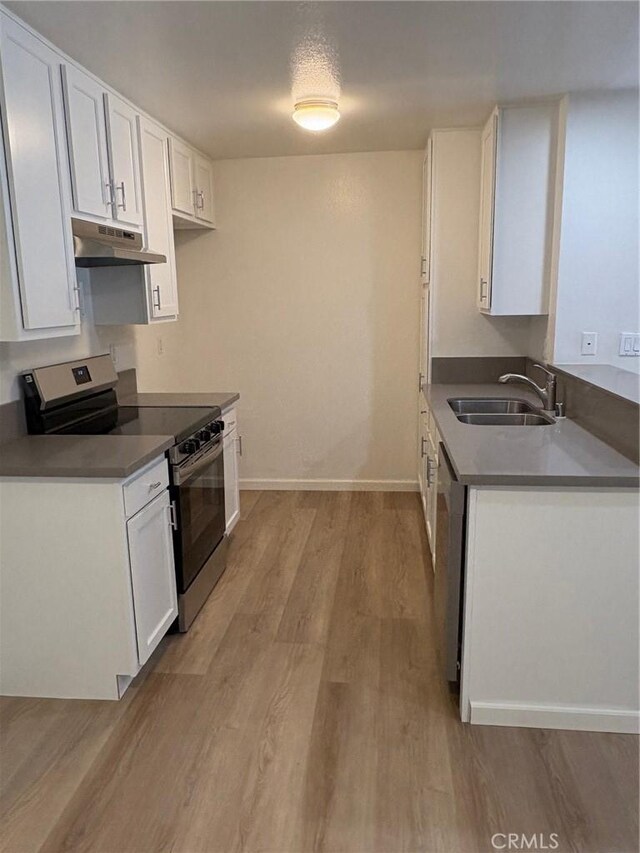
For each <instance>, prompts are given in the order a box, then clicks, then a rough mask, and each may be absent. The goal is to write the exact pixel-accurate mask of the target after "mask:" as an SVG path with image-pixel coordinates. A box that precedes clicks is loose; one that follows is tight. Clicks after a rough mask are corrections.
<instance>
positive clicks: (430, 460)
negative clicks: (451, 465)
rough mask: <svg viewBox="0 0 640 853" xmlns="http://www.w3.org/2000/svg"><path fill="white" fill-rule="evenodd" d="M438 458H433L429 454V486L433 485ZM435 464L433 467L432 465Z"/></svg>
mask: <svg viewBox="0 0 640 853" xmlns="http://www.w3.org/2000/svg"><path fill="white" fill-rule="evenodd" d="M435 464H436V460H435V459H432V458H431V457H430V456H427V486H433V471H434V468H435ZM431 466H433V468H432V467H431Z"/></svg>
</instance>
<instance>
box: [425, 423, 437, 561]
mask: <svg viewBox="0 0 640 853" xmlns="http://www.w3.org/2000/svg"><path fill="white" fill-rule="evenodd" d="M425 450H426V452H425V456H424V479H425V502H424V504H425V523H426V527H427V539H428V540H429V547H430V548H431V562H432V566H433V565H435V557H436V528H435V519H436V509H437V504H436V500H437V484H436V478H437V469H438V463H437V459H436V452H435V447H434V444H433V441H432V439H431V436H430V435H427V439H426V442H425Z"/></svg>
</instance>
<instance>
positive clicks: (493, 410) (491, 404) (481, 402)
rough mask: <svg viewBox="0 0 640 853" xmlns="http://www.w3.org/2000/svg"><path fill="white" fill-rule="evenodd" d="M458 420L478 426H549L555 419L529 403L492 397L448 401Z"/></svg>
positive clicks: (462, 398)
mask: <svg viewBox="0 0 640 853" xmlns="http://www.w3.org/2000/svg"><path fill="white" fill-rule="evenodd" d="M448 402H449V406H450V407H451V408H452V409H453V411H454V412H455V415H456V417H457V418H458V420H459V421H460V422H461V423H463V424H476V425H478V426H548V425H549V424H553V423H555V421H554V419H553V418H552V417H551V416H550V415H547V414H545V413H543V412H541V410H540V409H537V408H536V407H535V406H532V405H531V404H530V403H527V402H526V400H505V399H498V398H490V397H460V398H457V399H455V398H454V399H451V400H449V401H448Z"/></svg>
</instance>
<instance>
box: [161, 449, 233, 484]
mask: <svg viewBox="0 0 640 853" xmlns="http://www.w3.org/2000/svg"><path fill="white" fill-rule="evenodd" d="M221 454H222V439H220V441H218V442H217V443H216V444H215V445H214V447H213V449H212V450H208V451H207V452H206V453H205V454H204V456H199V457H198V458H197V459H195V460H194V461H193V462H187V464H186V465H182V466H180V465H172V472H171V473H172V474H173V483H174V485H176V486H180V485H182V483H184V482H185V481H186V480H188V479H189V478H190V477H193V475H194V474H197V473H198V471H201V470H202V469H203V468H206V467H207V465H210V464H211V463H212V462H215V460H216V459H217V458H218V457H219V456H221Z"/></svg>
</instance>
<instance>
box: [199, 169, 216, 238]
mask: <svg viewBox="0 0 640 853" xmlns="http://www.w3.org/2000/svg"><path fill="white" fill-rule="evenodd" d="M195 184H196V216H197V217H198V219H202V220H204V221H205V222H211V223H213V221H214V218H215V210H214V206H213V164H212V163H211V161H210V160H205V158H204V157H200V156H199V155H198V154H196V156H195Z"/></svg>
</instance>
